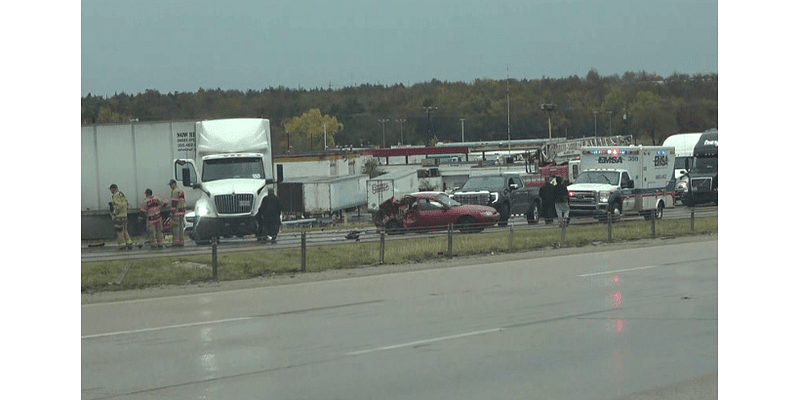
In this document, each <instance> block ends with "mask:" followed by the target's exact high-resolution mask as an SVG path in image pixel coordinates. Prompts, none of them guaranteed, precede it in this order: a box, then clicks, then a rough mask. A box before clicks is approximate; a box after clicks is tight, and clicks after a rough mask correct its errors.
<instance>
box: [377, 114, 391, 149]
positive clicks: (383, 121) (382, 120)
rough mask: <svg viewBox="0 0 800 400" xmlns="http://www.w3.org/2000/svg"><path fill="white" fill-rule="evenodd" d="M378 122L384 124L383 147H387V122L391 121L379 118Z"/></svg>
mask: <svg viewBox="0 0 800 400" xmlns="http://www.w3.org/2000/svg"><path fill="white" fill-rule="evenodd" d="M378 122H380V123H381V125H383V146H382V147H383V148H386V123H387V122H389V120H388V119H379V120H378Z"/></svg>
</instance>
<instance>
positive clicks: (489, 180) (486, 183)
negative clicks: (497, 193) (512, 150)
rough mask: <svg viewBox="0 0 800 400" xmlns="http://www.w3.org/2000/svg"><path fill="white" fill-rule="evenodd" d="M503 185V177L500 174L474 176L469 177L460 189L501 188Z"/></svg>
mask: <svg viewBox="0 0 800 400" xmlns="http://www.w3.org/2000/svg"><path fill="white" fill-rule="evenodd" d="M504 186H505V178H503V177H502V176H476V177H472V178H469V179H468V180H467V182H465V183H464V186H462V187H461V190H486V189H489V188H501V187H504Z"/></svg>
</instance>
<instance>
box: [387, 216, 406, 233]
mask: <svg viewBox="0 0 800 400" xmlns="http://www.w3.org/2000/svg"><path fill="white" fill-rule="evenodd" d="M401 233H403V225H401V224H400V221H398V220H396V219H393V220H391V221H389V222H388V223H387V224H386V234H388V235H399V234H401Z"/></svg>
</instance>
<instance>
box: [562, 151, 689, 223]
mask: <svg viewBox="0 0 800 400" xmlns="http://www.w3.org/2000/svg"><path fill="white" fill-rule="evenodd" d="M580 157H581V158H580V170H581V172H580V174H579V175H578V178H577V179H575V182H574V183H573V184H572V185H570V186H568V190H569V207H570V215H576V216H578V215H591V216H594V217H597V218H599V219H602V220H605V219H606V218H608V217H609V216H610V217H611V218H612V221H615V222H616V221H618V220H619V218H620V216H622V215H623V214H629V213H638V214H641V215H643V216H644V217H645V219H649V218H650V216H651V215H652V214H651V213H652V212H653V211H655V217H656V218H657V219H661V218H662V217H663V214H664V209H665V208H673V207H674V206H675V177H674V175H673V167H674V163H675V148H674V147H663V146H626V147H583V148H582V149H581V156H580Z"/></svg>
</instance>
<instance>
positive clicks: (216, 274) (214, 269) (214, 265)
mask: <svg viewBox="0 0 800 400" xmlns="http://www.w3.org/2000/svg"><path fill="white" fill-rule="evenodd" d="M218 240H219V238H217V237H216V236H214V237H212V238H211V279H212V280H214V281H218V280H219V268H217V241H218Z"/></svg>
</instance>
